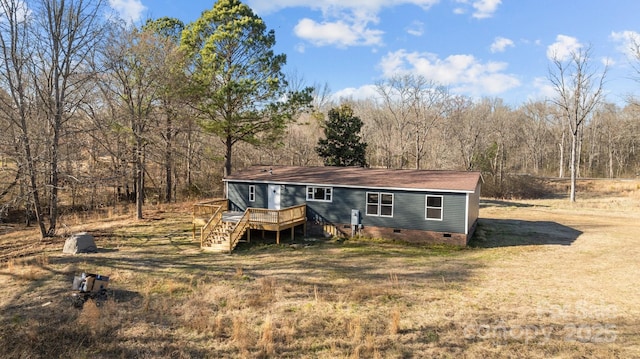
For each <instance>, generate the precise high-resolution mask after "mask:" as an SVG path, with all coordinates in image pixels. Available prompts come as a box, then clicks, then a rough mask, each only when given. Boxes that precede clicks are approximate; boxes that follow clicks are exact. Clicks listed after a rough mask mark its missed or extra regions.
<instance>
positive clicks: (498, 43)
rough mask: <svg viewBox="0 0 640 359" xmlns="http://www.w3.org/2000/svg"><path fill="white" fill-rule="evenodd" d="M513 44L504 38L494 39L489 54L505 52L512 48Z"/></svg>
mask: <svg viewBox="0 0 640 359" xmlns="http://www.w3.org/2000/svg"><path fill="white" fill-rule="evenodd" d="M514 46H515V45H514V43H513V40H511V39H507V38H505V37H496V38H495V40H494V41H493V44H491V52H493V53H496V52H504V50H506V48H507V47H514Z"/></svg>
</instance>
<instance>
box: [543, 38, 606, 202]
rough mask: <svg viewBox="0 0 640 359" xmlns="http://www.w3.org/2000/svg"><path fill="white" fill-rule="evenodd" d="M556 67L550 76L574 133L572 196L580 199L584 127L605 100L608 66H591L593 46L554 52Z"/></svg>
mask: <svg viewBox="0 0 640 359" xmlns="http://www.w3.org/2000/svg"><path fill="white" fill-rule="evenodd" d="M552 62H553V65H554V67H555V69H554V70H555V71H552V70H550V71H549V80H550V81H551V83H552V85H553V88H554V90H555V92H556V95H557V96H556V97H555V98H554V99H553V103H555V104H556V105H557V106H558V108H559V109H560V113H561V116H562V118H563V119H564V121H565V123H566V124H567V126H568V128H569V131H570V134H571V153H570V156H571V159H570V162H569V170H570V172H571V192H570V198H569V200H570V201H571V202H575V201H576V178H577V175H578V162H579V157H578V149H579V148H580V144H579V143H578V142H579V141H580V134H581V131H582V127H583V125H584V124H585V122H586V121H588V119H589V116H591V115H592V113H593V111H594V109H595V108H596V106H597V105H598V104H599V103H600V101H602V97H603V85H604V79H605V76H606V72H607V68H606V66H605V69H604V70H603V72H602V73H600V74H598V73H597V72H596V71H595V70H594V69H592V68H591V50H590V48H586V49H583V48H580V49H578V50H575V51H572V52H571V54H570V56H569V57H568V59H564V58H561V57H559V56H554V58H553V59H552Z"/></svg>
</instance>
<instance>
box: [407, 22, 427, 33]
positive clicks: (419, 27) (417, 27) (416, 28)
mask: <svg viewBox="0 0 640 359" xmlns="http://www.w3.org/2000/svg"><path fill="white" fill-rule="evenodd" d="M407 33H408V34H409V35H413V36H422V35H423V34H424V23H423V22H422V21H414V22H412V23H411V24H410V25H409V26H408V27H407Z"/></svg>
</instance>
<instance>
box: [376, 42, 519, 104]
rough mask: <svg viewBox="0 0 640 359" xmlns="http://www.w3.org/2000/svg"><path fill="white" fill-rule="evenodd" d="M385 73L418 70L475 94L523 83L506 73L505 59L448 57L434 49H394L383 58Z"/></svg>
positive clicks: (413, 71)
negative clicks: (421, 51) (423, 51)
mask: <svg viewBox="0 0 640 359" xmlns="http://www.w3.org/2000/svg"><path fill="white" fill-rule="evenodd" d="M380 68H381V69H382V73H383V76H384V77H391V76H394V75H397V74H403V73H415V74H419V75H422V76H424V77H425V78H427V79H430V80H433V81H435V82H437V83H440V84H442V85H445V86H449V87H450V88H451V89H452V91H454V92H458V93H461V94H470V95H472V96H485V95H496V94H500V93H504V92H505V91H507V90H510V89H513V88H515V87H518V86H520V80H518V79H517V78H516V77H515V76H514V75H512V74H508V73H505V72H504V71H505V70H506V68H507V64H506V63H504V62H487V63H481V62H480V61H478V60H477V59H476V58H475V57H474V56H472V55H451V56H448V57H447V58H445V59H440V58H438V56H437V55H435V54H431V53H418V52H407V51H405V50H399V51H396V52H391V53H389V54H387V56H385V57H384V58H383V59H382V61H381V62H380Z"/></svg>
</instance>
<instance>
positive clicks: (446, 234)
mask: <svg viewBox="0 0 640 359" xmlns="http://www.w3.org/2000/svg"><path fill="white" fill-rule="evenodd" d="M442 236H443V237H444V238H451V233H445V234H443V235H442Z"/></svg>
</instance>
